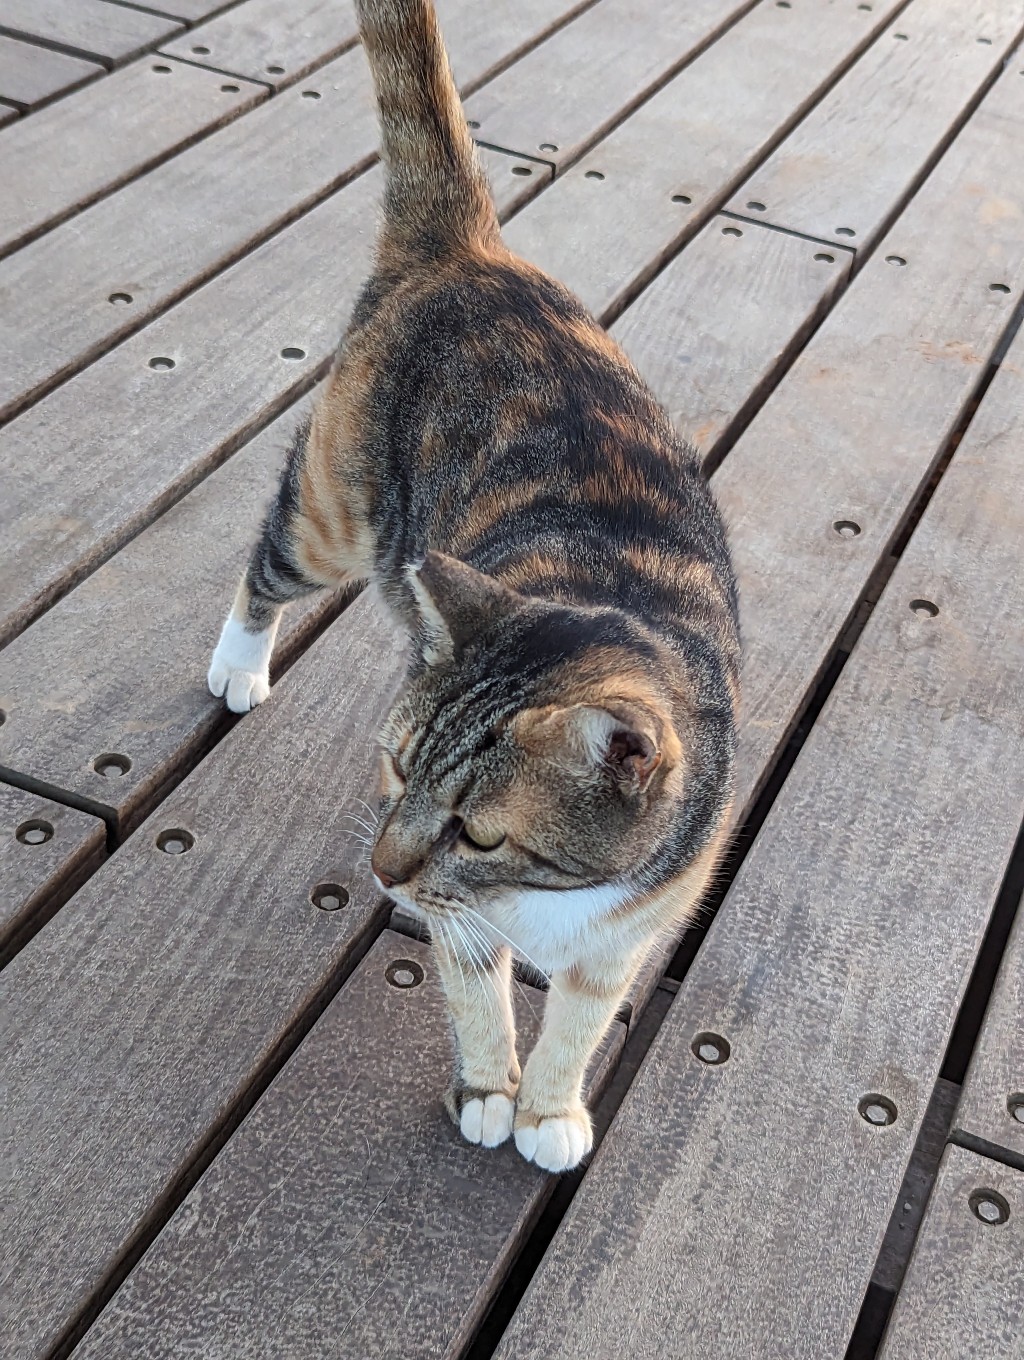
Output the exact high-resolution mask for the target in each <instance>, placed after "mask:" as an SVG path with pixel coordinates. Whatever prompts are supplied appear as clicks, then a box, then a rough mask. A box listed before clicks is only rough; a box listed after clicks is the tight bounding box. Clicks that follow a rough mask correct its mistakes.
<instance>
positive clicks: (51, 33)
mask: <svg viewBox="0 0 1024 1360" xmlns="http://www.w3.org/2000/svg"><path fill="white" fill-rule="evenodd" d="M181 27H182V25H181V24H180V23H178V22H176V21H175V20H173V19H168V18H166V17H161V16H159V15H156V14H146V13H144V12H143V11H142V10H137V9H126V8H125V7H123V6H121V5H110V4H107V3H106V0H0V33H7V34H9V35H10V36H11V37H15V38H33V39H35V41H36V42H37V43H41V44H43V45H44V46H49V47H54V48H56V49H57V50H59V51H62V52H68V53H71V54H72V55H74V56H79V57H88V58H91V59H92V60H93V61H99V62H102V63H103V65H104V66H107V67H113V66H120V65H121V64H122V63H123V62H125V61H127V60H128V58H129V57H134V56H136V55H137V54H138V53H139V52H144V51H145V50H146V49H147V48H149V47H155V46H156V45H157V43H159V42H161V41H162V40H163V39H165V38H167V37H170V36H171V35H172V34H175V33H179V32H180V31H181Z"/></svg>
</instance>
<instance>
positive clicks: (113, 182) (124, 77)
mask: <svg viewBox="0 0 1024 1360" xmlns="http://www.w3.org/2000/svg"><path fill="white" fill-rule="evenodd" d="M158 66H159V67H166V70H163V71H158V70H156V69H155V68H156V67H158ZM232 83H234V82H229V81H225V80H224V78H223V76H220V75H217V74H215V73H214V72H211V71H203V70H200V69H199V68H198V67H193V66H185V65H183V64H182V63H180V62H171V61H165V60H164V61H161V60H155V61H141V62H136V63H135V64H134V65H132V66H128V67H126V68H125V69H124V70H123V71H117V72H115V73H114V74H113V75H112V76H107V77H105V78H104V79H103V80H102V81H99V82H97V83H94V84H92V85H89V86H87V87H86V88H85V89H84V90H79V91H78V92H77V93H76V94H72V95H70V96H68V98H66V99H61V100H59V101H58V102H57V103H56V104H53V105H51V106H50V107H49V108H46V109H41V110H40V111H39V112H38V113H35V114H33V115H32V117H31V118H26V119H25V120H24V121H23V122H22V123H21V124H20V125H19V126H18V127H16V128H8V130H7V131H6V132H5V133H4V137H3V140H2V142H0V182H2V183H4V184H6V185H9V186H14V191H13V192H10V193H5V194H2V195H0V255H4V254H7V253H8V252H10V251H12V250H14V249H15V248H16V247H17V246H19V245H21V244H23V243H24V242H26V241H28V240H31V239H32V237H33V236H38V235H39V233H40V232H42V231H44V230H45V229H46V228H47V227H52V226H54V225H55V224H56V223H57V222H60V221H62V220H63V219H64V218H66V217H68V216H69V215H70V214H71V213H73V212H75V211H76V210H78V209H81V208H83V207H85V206H87V205H88V204H89V203H92V202H93V201H94V200H95V199H97V198H99V197H100V196H101V195H102V194H106V193H110V192H111V190H113V189H116V188H117V186H118V185H119V184H123V183H124V182H125V181H126V180H129V179H132V178H133V177H134V176H136V175H140V174H142V173H143V171H145V170H147V169H150V168H151V167H152V166H154V165H156V164H157V163H158V162H160V161H161V160H164V159H165V158H166V157H167V156H169V155H171V154H172V153H173V152H174V151H175V150H177V149H178V148H180V147H182V146H187V145H188V144H189V143H190V142H193V141H195V140H196V139H197V138H199V137H200V136H202V135H203V134H204V133H205V132H211V131H213V129H214V128H217V127H219V126H220V125H221V124H222V123H226V122H228V121H230V119H232V118H235V117H237V116H238V114H240V113H243V112H244V111H245V110H246V109H249V108H252V106H253V105H254V104H255V103H257V102H258V101H259V100H260V99H264V98H265V97H266V89H265V88H264V87H263V86H257V85H250V84H246V85H240V86H239V88H238V89H237V90H225V89H224V86H225V85H226V84H232Z"/></svg>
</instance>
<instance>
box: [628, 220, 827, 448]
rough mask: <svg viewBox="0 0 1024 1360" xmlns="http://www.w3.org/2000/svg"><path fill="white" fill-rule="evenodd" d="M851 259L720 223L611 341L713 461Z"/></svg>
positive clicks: (673, 266) (632, 310)
mask: <svg viewBox="0 0 1024 1360" xmlns="http://www.w3.org/2000/svg"><path fill="white" fill-rule="evenodd" d="M851 263H852V256H851V255H850V253H849V252H848V251H845V250H841V249H823V248H822V246H821V245H819V244H817V243H816V242H813V241H804V240H801V239H800V238H799V237H795V236H789V235H787V234H785V233H783V232H778V231H768V230H765V229H764V228H763V227H758V226H756V225H753V224H750V223H746V222H736V221H734V220H732V219H731V218H728V217H713V218H712V219H711V221H710V222H709V223H708V224H707V226H705V227H704V229H703V231H701V232H700V233H699V235H698V236H696V237H695V239H694V240H693V241H692V242H691V243H690V245H689V246H687V248H686V250H684V251H683V252H682V253H681V254H680V255H678V256H676V258H675V259H674V260H673V261H672V262H671V263H670V264H669V265H668V267H667V268H666V269H665V270H663V271H662V273H661V274H659V275H658V277H657V278H656V279H655V280H654V281H653V283H652V284H651V285H650V287H649V288H647V289H646V290H645V291H644V292H643V293H641V295H640V297H639V298H638V299H637V301H636V302H634V303H633V305H632V306H631V307H629V308H628V309H627V310H626V312H625V313H624V314H623V316H622V317H621V319H620V320H619V321H618V322H616V324H615V325H614V326H613V327H612V332H611V333H612V335H613V336H614V337H615V339H616V340H618V342H619V344H620V345H622V347H623V348H624V349H625V350H626V352H627V354H628V355H629V357H630V358H631V359H632V360H633V362H634V363H635V364H636V366H637V368H638V369H639V370H640V372H641V373H642V374H643V376H644V378H645V379H646V380H647V382H648V383H650V385H651V387H652V388H653V390H654V393H655V395H656V396H657V397H658V399H659V401H661V403H662V405H663V406H664V407H665V408H666V410H667V411H668V413H669V415H670V416H671V418H672V423H673V425H674V426H675V427H676V429H677V430H678V431H679V433H680V434H681V435H683V437H684V438H686V439H688V440H689V441H690V442H691V443H692V444H693V445H694V446H695V447H696V448H697V449H698V450H699V452H700V453H701V454H702V455H703V456H704V457H708V456H709V455H712V454H713V453H714V451H715V447H716V445H717V444H718V443H719V441H720V440H721V438H722V436H723V434H725V433H726V432H727V431H728V429H729V427H730V426H731V425H732V424H733V423H734V421H735V420H736V418H737V417H738V416H739V415H741V413H743V412H744V411H745V410H746V409H747V408H748V407H749V406H750V405H751V404H752V403H754V402H756V401H758V399H759V398H760V397H762V395H763V392H764V390H765V388H766V387H767V386H768V385H769V384H770V383H771V382H772V379H773V377H774V376H775V375H776V374H777V373H778V371H779V370H780V368H781V367H782V366H783V365H784V364H785V362H786V360H787V359H788V358H789V357H791V356H792V354H793V353H794V352H795V350H796V348H797V346H799V345H800V344H801V342H802V341H803V339H804V338H805V337H806V335H807V333H808V331H809V330H810V329H811V327H813V325H814V323H815V322H816V320H817V319H818V318H819V316H820V315H821V313H822V311H823V310H824V309H825V308H827V307H828V306H829V305H830V303H831V302H832V300H833V298H834V296H835V294H836V291H837V290H838V289H839V288H840V287H841V286H842V285H843V284H844V283H845V282H846V280H847V278H848V277H849V272H850V265H851Z"/></svg>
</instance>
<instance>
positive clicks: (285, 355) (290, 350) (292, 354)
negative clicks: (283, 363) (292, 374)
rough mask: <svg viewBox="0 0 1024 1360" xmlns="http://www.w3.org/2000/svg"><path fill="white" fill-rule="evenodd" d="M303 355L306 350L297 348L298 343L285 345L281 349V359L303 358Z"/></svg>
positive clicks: (304, 355)
mask: <svg viewBox="0 0 1024 1360" xmlns="http://www.w3.org/2000/svg"><path fill="white" fill-rule="evenodd" d="M305 357H306V351H305V350H304V349H299V347H298V345H285V347H284V349H283V350H282V351H281V358H282V359H293V360H298V359H305Z"/></svg>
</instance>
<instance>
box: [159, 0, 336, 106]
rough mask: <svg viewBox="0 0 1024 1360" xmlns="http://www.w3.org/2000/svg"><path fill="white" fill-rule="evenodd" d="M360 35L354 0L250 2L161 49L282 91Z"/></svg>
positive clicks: (256, 0) (252, 0) (183, 35)
mask: <svg viewBox="0 0 1024 1360" xmlns="http://www.w3.org/2000/svg"><path fill="white" fill-rule="evenodd" d="M358 37H359V30H358V26H357V24H356V15H355V9H354V7H353V4H352V0H292V3H290V4H289V5H286V6H282V5H281V4H280V3H279V0H244V3H243V4H241V5H236V6H234V8H232V9H229V10H227V11H226V12H225V13H223V14H219V15H217V17H216V18H213V19H210V20H209V21H208V22H207V23H204V24H199V25H198V26H197V27H196V28H193V29H190V30H189V32H188V33H185V34H182V35H181V36H180V37H178V38H176V39H175V40H174V41H173V42H169V43H165V44H164V46H163V47H162V49H161V51H162V52H164V53H166V54H167V55H168V56H172V57H181V58H182V59H183V60H185V61H194V62H199V63H200V64H202V65H203V66H210V67H213V68H214V69H215V70H218V71H225V72H227V73H229V74H231V75H235V76H241V77H243V78H244V79H248V80H262V81H264V82H265V83H266V84H268V85H270V86H272V87H273V88H274V89H275V90H279V89H283V88H284V86H286V85H291V84H293V83H294V82H295V81H296V80H300V79H301V78H302V77H303V76H304V75H305V74H306V73H307V72H309V71H310V70H311V69H312V68H313V67H314V66H317V65H319V63H320V62H322V61H326V60H328V59H329V58H331V57H336V56H338V55H339V54H340V53H341V52H344V51H345V50H346V49H347V48H350V47H352V46H354V44H355V43H356V41H357V40H358Z"/></svg>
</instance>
